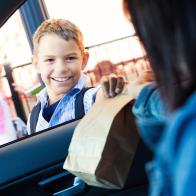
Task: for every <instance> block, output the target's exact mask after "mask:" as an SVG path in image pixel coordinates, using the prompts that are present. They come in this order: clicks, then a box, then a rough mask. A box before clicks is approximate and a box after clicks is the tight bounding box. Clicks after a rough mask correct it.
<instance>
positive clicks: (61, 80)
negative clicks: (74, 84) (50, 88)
mask: <svg viewBox="0 0 196 196" xmlns="http://www.w3.org/2000/svg"><path fill="white" fill-rule="evenodd" d="M53 79H54V80H55V81H58V82H64V81H67V80H69V77H66V78H53Z"/></svg>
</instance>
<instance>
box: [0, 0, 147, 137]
mask: <svg viewBox="0 0 196 196" xmlns="http://www.w3.org/2000/svg"><path fill="white" fill-rule="evenodd" d="M29 2H30V1H29ZM41 2H42V5H44V7H42V9H43V8H44V9H45V12H47V13H48V17H51V18H60V17H61V18H66V19H69V20H71V21H73V22H74V23H76V24H77V25H78V26H79V28H80V29H81V30H82V32H83V34H84V37H85V46H86V50H87V51H88V52H89V60H88V64H87V66H86V67H85V69H84V70H83V72H84V74H86V75H87V79H88V85H89V86H93V87H96V86H97V85H98V84H99V81H100V79H101V77H102V76H103V75H109V74H110V73H116V74H121V75H124V76H125V78H127V77H128V75H129V77H130V76H131V77H133V78H134V77H135V74H133V73H134V70H135V69H138V70H139V69H142V68H145V66H146V64H147V61H146V58H145V52H144V50H143V48H142V47H141V44H140V42H139V40H138V38H137V37H136V36H135V33H134V30H133V29H132V28H130V24H129V23H128V22H127V21H126V20H125V18H124V16H123V13H122V9H121V1H120V0H115V2H113V3H111V1H108V2H107V4H105V2H103V1H96V3H92V2H91V1H89V0H85V1H84V2H83V3H81V4H80V5H79V7H80V12H81V10H82V11H83V12H89V14H91V15H92V18H93V20H92V18H89V17H85V16H86V15H84V14H83V13H82V12H81V13H80V14H79V13H78V12H79V10H78V11H77V12H76V11H71V10H74V9H75V4H76V3H78V2H76V1H70V0H67V1H59V2H58V4H56V3H54V1H50V0H45V1H41ZM103 3H104V4H105V6H104V9H103V8H102V4H103ZM65 4H66V6H63V5H65ZM86 4H88V6H86ZM32 5H34V4H31V6H32ZM111 5H112V9H111V10H113V11H111V13H110V16H108V12H107V10H108V9H110V8H111ZM81 6H82V7H81ZM62 7H64V8H65V9H66V11H63V10H64V9H63V10H62V9H61V8H62ZM54 8H55V9H54ZM81 8H82V9H81ZM93 10H94V11H93ZM100 12H102V15H103V16H102V17H104V14H105V17H106V15H107V17H106V18H107V20H105V21H104V23H102V22H99V20H100V17H97V15H98V14H99V13H100ZM117 12H118V15H119V17H118V19H117V22H116V23H115V25H114V26H111V25H112V24H113V22H112V21H113V15H114V14H116V13H117ZM78 14H79V15H81V17H78ZM23 15H24V13H23ZM23 15H22V14H21V12H20V11H17V12H15V14H14V15H13V16H12V17H11V18H9V20H8V21H7V22H6V23H5V24H4V25H3V26H2V27H1V29H0V32H1V34H0V40H2V42H1V44H0V46H1V47H0V49H1V51H2V52H1V63H0V64H2V73H1V76H2V77H1V83H2V85H1V86H2V91H3V93H2V94H3V97H4V100H5V101H6V102H7V105H8V106H9V110H10V115H11V118H12V123H13V126H14V129H15V130H16V139H20V138H23V137H26V136H27V135H28V134H27V131H26V128H25V126H26V123H27V119H28V116H29V114H30V112H31V111H32V109H33V107H34V106H35V105H36V103H37V97H36V96H37V92H39V90H40V89H42V87H41V85H42V84H41V82H40V80H39V79H40V78H39V77H38V75H37V72H36V70H35V68H34V67H33V66H32V64H31V47H30V43H29V42H28V35H27V26H28V25H27V24H26V25H24V21H25V20H24V18H22V16H23ZM27 16H28V15H27ZM27 18H28V17H27ZM92 21H96V22H94V27H93V24H92ZM31 22H32V21H31V20H29V23H31ZM16 24H17V25H16ZM117 24H119V26H118V25H117ZM101 25H102V26H101ZM15 28H16V29H15ZM117 28H119V29H122V31H116V29H117ZM98 29H99V31H100V33H98V32H97V31H98ZM117 54H118V55H117ZM24 81H25V82H24ZM13 83H14V85H16V86H14V87H13ZM14 140H15V139H14Z"/></svg>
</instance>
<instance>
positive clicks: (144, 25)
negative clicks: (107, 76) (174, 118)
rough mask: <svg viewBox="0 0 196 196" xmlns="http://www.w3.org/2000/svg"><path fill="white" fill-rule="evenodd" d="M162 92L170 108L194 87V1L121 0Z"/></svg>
mask: <svg viewBox="0 0 196 196" xmlns="http://www.w3.org/2000/svg"><path fill="white" fill-rule="evenodd" d="M123 6H124V10H125V13H126V14H128V15H129V16H130V20H131V22H132V23H133V25H134V27H135V30H136V33H137V34H138V36H139V38H140V40H141V42H142V43H143V45H144V47H145V49H146V51H147V55H148V58H149V61H150V63H151V66H152V69H153V71H154V73H155V77H156V79H157V83H158V86H159V88H160V91H161V94H162V96H163V97H164V98H165V100H166V102H167V103H168V104H169V106H170V108H171V109H172V110H174V109H176V108H178V107H180V106H181V105H182V104H183V103H184V102H185V101H186V99H187V98H188V97H189V96H190V95H191V93H192V92H193V91H195V89H196V75H195V74H196V1H195V0H124V2H123Z"/></svg>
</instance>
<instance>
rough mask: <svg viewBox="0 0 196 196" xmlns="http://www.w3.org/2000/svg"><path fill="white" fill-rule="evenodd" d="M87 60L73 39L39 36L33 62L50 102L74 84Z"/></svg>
mask: <svg viewBox="0 0 196 196" xmlns="http://www.w3.org/2000/svg"><path fill="white" fill-rule="evenodd" d="M87 60H88V55H87V54H84V55H82V52H81V51H80V49H79V47H78V45H77V44H76V42H75V41H74V40H73V39H70V40H69V41H66V40H64V39H62V38H60V37H59V36H57V35H55V34H46V35H44V36H43V37H41V39H40V42H39V47H38V52H37V54H36V55H34V57H33V64H34V65H35V66H36V68H37V70H38V72H39V73H40V74H41V77H42V80H43V82H44V83H45V85H46V89H47V92H48V96H49V102H50V104H51V103H54V102H56V101H58V100H59V99H61V98H62V97H63V96H64V95H65V93H67V92H68V91H69V90H70V89H71V88H73V87H74V86H75V85H76V83H77V82H78V80H79V78H80V75H81V69H83V68H84V66H85V65H86V63H87Z"/></svg>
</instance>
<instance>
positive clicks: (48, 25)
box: [33, 19, 84, 54]
mask: <svg viewBox="0 0 196 196" xmlns="http://www.w3.org/2000/svg"><path fill="white" fill-rule="evenodd" d="M46 34H55V35H58V36H59V37H61V38H62V39H64V40H66V41H69V40H70V39H73V40H74V41H75V42H76V44H77V45H78V46H79V49H80V50H81V53H82V54H83V53H84V43H83V35H82V32H81V31H80V29H79V28H78V27H77V26H76V25H75V24H73V23H72V22H70V21H68V20H65V19H47V20H45V21H44V22H42V24H41V25H40V26H39V27H38V28H37V30H36V32H35V33H34V35H33V45H34V53H35V52H37V49H38V45H39V41H40V39H41V38H42V37H43V36H44V35H46Z"/></svg>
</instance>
